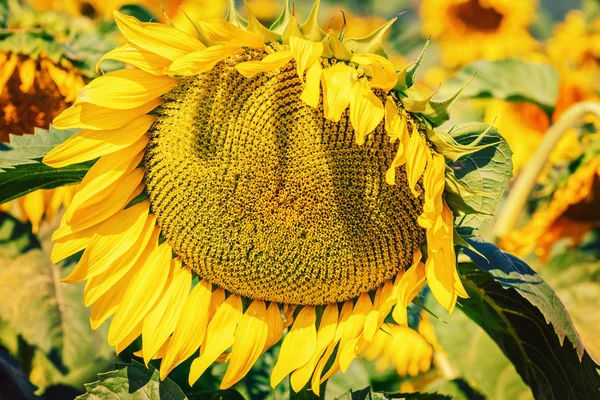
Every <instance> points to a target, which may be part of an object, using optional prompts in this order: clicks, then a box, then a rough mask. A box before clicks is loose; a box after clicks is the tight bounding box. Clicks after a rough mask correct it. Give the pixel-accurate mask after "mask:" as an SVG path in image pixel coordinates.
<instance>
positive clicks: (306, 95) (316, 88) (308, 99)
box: [300, 62, 323, 108]
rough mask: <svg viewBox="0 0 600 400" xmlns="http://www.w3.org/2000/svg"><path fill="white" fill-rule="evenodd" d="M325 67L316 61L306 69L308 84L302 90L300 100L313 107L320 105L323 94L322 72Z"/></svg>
mask: <svg viewBox="0 0 600 400" xmlns="http://www.w3.org/2000/svg"><path fill="white" fill-rule="evenodd" d="M322 71H323V68H322V67H321V63H320V62H316V63H314V64H313V65H312V66H310V67H309V68H308V71H306V86H304V90H303V91H302V95H301V96H300V100H302V101H303V102H305V103H306V104H308V105H309V106H311V107H313V108H317V106H318V105H319V97H320V94H321V73H322Z"/></svg>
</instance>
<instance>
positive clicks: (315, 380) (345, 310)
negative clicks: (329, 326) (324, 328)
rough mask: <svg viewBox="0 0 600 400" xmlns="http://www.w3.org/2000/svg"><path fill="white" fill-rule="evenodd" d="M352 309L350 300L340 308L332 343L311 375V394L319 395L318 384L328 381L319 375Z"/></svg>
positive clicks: (331, 353) (341, 333) (343, 330)
mask: <svg viewBox="0 0 600 400" xmlns="http://www.w3.org/2000/svg"><path fill="white" fill-rule="evenodd" d="M353 308H354V304H353V302H352V300H348V301H346V302H344V305H343V306H342V311H341V312H340V317H339V319H338V324H337V328H336V330H335V337H334V339H333V341H332V342H331V343H330V344H329V346H328V347H327V350H326V351H325V354H324V355H323V357H321V359H320V360H319V362H318V363H317V366H316V368H315V372H314V373H313V377H312V379H311V388H312V391H313V393H315V394H317V395H318V394H319V390H320V384H321V383H323V382H325V380H326V379H328V377H321V374H322V372H323V370H324V369H325V366H326V364H328V362H329V359H330V358H331V356H332V355H333V352H334V351H335V349H336V346H337V344H338V343H339V341H340V339H341V338H342V335H343V333H344V332H345V330H346V325H347V324H348V319H349V318H350V315H351V314H352V309H353ZM334 364H337V359H336V360H335V362H334ZM333 369H334V368H330V371H329V372H331V371H332V370H333ZM329 372H328V373H329ZM334 372H335V371H334Z"/></svg>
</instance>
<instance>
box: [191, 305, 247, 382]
mask: <svg viewBox="0 0 600 400" xmlns="http://www.w3.org/2000/svg"><path fill="white" fill-rule="evenodd" d="M242 312H243V311H242V299H241V297H240V296H238V295H237V294H232V295H231V296H229V298H227V300H225V302H224V303H223V304H221V306H220V307H219V309H218V310H217V312H216V313H215V315H214V317H213V318H212V320H211V321H210V323H209V324H208V331H207V332H206V339H205V343H204V344H203V345H202V351H201V354H200V357H198V358H196V359H195V360H194V361H193V362H192V366H191V368H190V376H189V383H190V386H193V384H194V383H195V382H196V381H197V380H198V378H200V376H202V374H203V373H204V371H206V369H207V368H208V367H210V365H211V364H212V363H213V362H215V360H216V359H217V358H219V356H220V355H221V353H223V352H224V351H225V350H227V349H228V348H230V347H231V346H232V345H233V343H234V341H235V331H236V328H237V325H238V323H239V322H240V320H241V319H242Z"/></svg>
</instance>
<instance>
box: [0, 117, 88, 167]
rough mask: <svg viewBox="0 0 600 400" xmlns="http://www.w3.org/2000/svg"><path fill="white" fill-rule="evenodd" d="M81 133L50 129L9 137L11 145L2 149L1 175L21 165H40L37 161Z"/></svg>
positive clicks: (0, 152) (39, 129)
mask: <svg viewBox="0 0 600 400" xmlns="http://www.w3.org/2000/svg"><path fill="white" fill-rule="evenodd" d="M79 131H80V129H67V130H64V131H61V130H57V129H54V128H53V127H50V130H46V129H41V128H36V129H35V132H34V133H33V134H32V135H9V137H10V143H9V144H8V145H7V146H6V147H4V148H0V173H2V172H6V170H7V169H12V168H15V167H16V166H19V165H25V164H39V161H37V160H41V159H42V158H43V157H44V156H45V155H46V154H47V153H48V152H49V151H50V150H52V149H53V148H54V147H56V146H57V145H59V144H61V143H62V142H64V141H65V140H67V139H68V138H70V137H71V136H73V135H74V134H76V133H77V132H79Z"/></svg>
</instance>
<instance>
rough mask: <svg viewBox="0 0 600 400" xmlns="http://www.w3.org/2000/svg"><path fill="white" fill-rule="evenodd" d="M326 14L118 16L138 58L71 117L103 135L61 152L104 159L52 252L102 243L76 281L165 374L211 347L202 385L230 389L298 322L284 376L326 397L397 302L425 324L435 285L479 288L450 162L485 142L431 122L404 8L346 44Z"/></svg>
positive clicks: (96, 86)
mask: <svg viewBox="0 0 600 400" xmlns="http://www.w3.org/2000/svg"><path fill="white" fill-rule="evenodd" d="M318 9H319V4H318V2H317V3H316V4H315V6H314V7H313V10H312V12H311V14H310V16H309V18H308V20H307V21H306V22H305V23H304V24H302V25H299V24H298V23H297V22H296V18H295V16H294V15H293V14H292V13H290V12H289V7H288V5H287V4H286V7H285V10H284V13H283V15H282V17H281V18H280V19H278V21H277V23H276V24H275V25H274V26H273V27H271V29H267V28H266V27H264V26H262V25H260V23H259V22H258V21H257V20H256V18H255V17H254V16H253V15H252V13H251V12H250V11H249V13H248V14H249V15H248V16H249V20H248V21H247V23H245V22H243V21H241V20H239V19H238V18H237V17H236V16H237V12H234V11H233V10H232V12H231V13H230V16H229V17H228V19H227V21H224V20H214V21H209V22H206V21H205V22H200V23H199V25H198V32H199V37H198V38H192V37H189V36H187V35H186V34H184V33H183V32H181V31H179V30H177V29H176V28H173V27H170V26H167V25H162V24H157V23H141V22H139V21H137V20H136V19H135V18H132V17H128V16H125V15H122V14H120V13H118V12H115V19H116V21H117V24H118V26H119V28H120V30H121V32H122V33H123V35H124V37H125V38H126V39H127V40H128V43H126V44H124V45H122V46H120V47H118V48H116V49H115V50H113V51H111V52H109V53H108V54H106V55H105V57H104V59H114V60H117V61H121V62H124V63H126V64H129V65H131V66H132V67H135V68H136V69H123V70H120V71H115V72H111V73H107V74H105V75H103V76H102V77H100V78H98V79H96V80H94V81H93V82H91V83H90V84H89V85H87V86H86V87H84V88H83V89H82V90H81V91H80V93H79V96H78V99H77V101H76V103H75V104H74V105H73V106H72V107H71V108H69V109H67V110H66V111H64V112H63V113H62V114H61V115H59V116H58V117H57V118H56V119H55V120H54V125H55V127H56V128H59V129H67V128H74V127H78V128H83V130H82V131H81V132H80V133H79V134H77V135H75V136H73V137H72V138H70V139H69V140H67V141H66V142H64V143H63V144H62V145H60V146H58V147H57V148H55V149H54V150H53V151H52V152H50V153H49V154H48V155H47V156H46V157H45V158H44V162H45V163H46V164H48V165H50V166H54V167H61V166H64V165H69V164H72V163H77V162H82V161H86V160H92V159H96V158H99V159H98V161H97V162H96V163H95V164H94V166H93V167H92V168H91V169H90V170H89V172H88V173H87V175H86V176H85V178H84V179H83V181H82V182H81V183H80V185H79V187H78V190H77V194H76V195H75V198H74V199H73V203H72V205H71V206H70V207H69V209H68V210H67V211H66V213H65V215H64V218H63V221H62V224H61V227H60V228H59V229H58V230H57V231H56V232H55V234H54V236H53V239H54V240H55V246H54V249H53V254H52V259H53V260H54V261H58V260H60V259H63V258H65V257H68V256H70V255H72V254H75V253H77V252H79V251H81V250H84V252H83V255H82V257H81V260H80V262H79V263H78V265H77V268H75V270H74V271H73V272H72V273H71V275H69V276H68V277H67V278H66V279H65V281H66V282H76V281H83V280H86V281H87V283H86V290H85V293H84V302H85V304H86V305H91V306H92V312H91V323H92V326H93V327H94V328H96V327H98V326H100V325H101V324H102V323H103V322H104V321H106V320H107V319H108V318H109V317H111V316H113V319H112V322H111V326H110V330H109V335H108V336H109V337H108V340H109V343H110V344H112V345H114V346H116V348H117V351H118V352H119V351H122V350H123V349H124V348H125V347H127V346H128V345H129V344H131V343H132V342H133V341H134V340H135V339H136V338H137V337H138V336H140V335H141V336H142V349H141V351H140V353H138V354H139V355H140V356H142V357H143V358H144V361H145V362H146V363H147V362H149V361H150V360H151V359H152V358H161V359H162V361H161V367H160V374H161V377H162V378H164V377H166V376H167V374H168V373H169V372H170V371H171V370H172V369H173V368H175V367H176V366H177V365H178V364H180V363H181V362H183V361H184V360H186V359H187V358H189V357H194V358H195V359H194V361H193V363H192V367H191V372H190V378H189V379H190V384H193V383H194V382H195V381H196V380H197V379H198V378H199V377H200V376H201V375H202V374H203V373H204V372H205V371H206V369H207V368H209V367H210V365H211V364H212V363H214V362H216V361H224V362H228V363H229V365H228V369H227V372H226V374H225V376H224V379H223V382H222V388H227V387H230V386H231V385H233V384H235V383H236V382H237V381H239V380H240V379H241V378H243V377H244V375H245V374H246V373H247V372H248V370H249V369H250V368H251V366H252V365H253V364H254V362H255V361H256V360H257V359H258V357H259V356H260V355H261V354H262V353H263V352H264V351H266V350H267V349H268V348H270V347H271V346H273V345H274V344H276V343H277V342H279V341H280V340H281V338H282V337H283V334H284V331H285V330H286V329H288V328H289V329H288V330H287V333H286V334H285V336H284V337H283V341H282V344H281V350H280V353H279V359H278V362H277V364H276V365H275V367H274V370H273V373H272V376H271V384H272V385H273V386H275V385H277V384H278V383H279V382H281V380H282V379H283V378H284V377H285V376H287V375H289V374H291V385H292V388H293V389H294V390H296V391H298V390H300V389H301V388H303V387H304V386H305V385H306V384H307V383H308V382H310V383H311V386H312V389H313V391H314V392H315V393H318V391H319V384H320V383H321V382H323V381H324V380H326V379H328V378H329V377H330V376H332V375H333V374H334V373H335V372H336V371H338V370H340V369H341V370H342V371H345V370H346V368H348V365H349V364H350V362H351V361H352V360H353V359H354V358H356V356H357V355H358V354H359V353H360V351H361V349H363V348H364V347H365V346H366V345H367V344H368V343H370V342H371V341H372V340H373V338H374V336H375V334H376V333H377V331H378V330H379V328H380V327H381V325H382V324H383V322H384V319H385V318H386V316H387V315H388V314H390V313H392V315H393V317H394V319H395V320H396V322H397V323H398V324H400V325H402V326H406V325H407V306H408V304H409V303H410V302H411V301H412V300H413V299H414V297H415V296H416V295H417V293H418V292H419V290H420V289H421V288H422V287H423V285H424V283H425V281H426V280H427V281H428V283H429V286H430V288H431V290H432V293H433V294H434V296H435V297H436V298H437V299H438V301H440V303H441V304H442V305H443V306H444V307H446V308H447V309H448V310H450V311H452V309H453V308H454V307H455V304H456V300H457V297H467V294H466V292H465V290H464V288H463V286H462V284H461V282H460V279H459V277H458V273H457V271H456V255H455V249H454V244H453V235H454V222H453V221H454V215H453V212H452V211H451V209H450V208H449V206H448V205H447V204H446V201H445V194H444V193H445V187H446V184H445V182H446V179H447V177H448V175H449V174H450V175H451V174H452V172H451V170H450V172H449V169H448V168H447V167H446V161H445V160H446V157H455V156H457V155H460V154H466V153H469V152H474V151H476V150H477V149H479V148H480V147H481V146H480V147H473V148H471V147H469V146H465V145H458V144H457V143H455V142H454V141H453V140H452V138H451V137H449V136H447V135H446V136H444V135H442V134H441V133H440V134H438V133H437V131H436V130H435V129H434V127H433V125H432V123H431V122H430V120H428V119H427V118H426V115H425V114H426V112H429V111H427V110H430V108H431V107H432V104H433V103H431V104H430V103H429V100H430V98H425V96H422V95H420V94H418V93H417V92H415V91H414V90H412V89H408V86H410V84H407V83H410V82H412V74H414V65H412V66H409V67H407V68H404V69H403V70H401V71H400V72H397V71H396V69H395V68H394V66H393V65H392V64H391V62H390V61H389V60H388V59H387V58H386V57H385V53H384V52H383V49H382V42H381V38H382V36H383V34H384V33H385V30H386V29H387V28H389V26H390V25H391V24H392V23H393V22H394V20H395V19H394V20H392V21H390V22H388V23H387V24H385V25H384V26H383V27H381V28H380V29H378V30H376V31H375V32H374V33H373V34H372V35H370V36H368V37H366V38H359V39H345V40H344V39H343V38H342V37H338V35H335V34H333V33H332V32H331V31H330V32H329V33H325V32H323V31H322V30H321V29H320V28H319V26H318V25H317V17H318V15H317V14H318ZM409 75H411V76H410V78H408V76H409ZM411 90H412V91H411ZM452 101H453V98H452V99H450V100H448V101H446V102H445V103H444V104H448V105H449V104H451V103H452ZM433 106H435V107H434V108H431V109H432V110H433V113H430V114H429V115H430V118H432V119H435V120H439V119H443V118H445V117H444V115H447V113H446V110H442V109H441V108H440V107H441V106H439V105H435V104H433ZM428 107H429V108H428ZM434 125H435V124H434ZM422 250H423V252H422ZM423 253H426V255H425V256H424V255H423ZM198 349H200V351H199V352H198ZM326 366H327V368H326Z"/></svg>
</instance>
